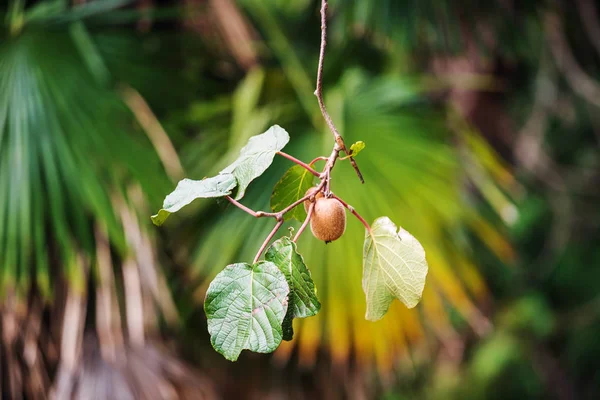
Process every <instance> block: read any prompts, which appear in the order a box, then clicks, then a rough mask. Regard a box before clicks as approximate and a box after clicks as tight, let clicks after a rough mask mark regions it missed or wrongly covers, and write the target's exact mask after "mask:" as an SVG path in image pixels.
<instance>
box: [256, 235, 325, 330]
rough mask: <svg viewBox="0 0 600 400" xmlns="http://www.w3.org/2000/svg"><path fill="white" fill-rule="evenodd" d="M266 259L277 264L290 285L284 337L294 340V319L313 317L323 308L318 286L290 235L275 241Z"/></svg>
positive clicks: (284, 322)
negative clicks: (318, 294)
mask: <svg viewBox="0 0 600 400" xmlns="http://www.w3.org/2000/svg"><path fill="white" fill-rule="evenodd" d="M265 259H266V260H267V261H271V262H273V263H274V264H275V265H277V267H278V268H279V269H280V270H281V272H283V274H284V275H285V279H286V280H287V283H288V285H289V287H290V295H289V304H288V311H287V313H286V315H285V319H284V321H283V339H284V340H292V336H293V335H294V331H293V329H292V320H293V319H294V318H306V317H311V316H313V315H316V314H317V313H318V312H319V310H320V309H321V303H320V302H319V299H318V298H317V288H316V287H315V284H314V282H313V280H312V277H311V275H310V271H309V270H308V268H306V265H305V264H304V259H303V258H302V256H301V255H300V254H299V253H298V251H297V248H296V243H294V242H292V241H291V240H290V239H289V238H288V237H282V238H281V239H279V240H276V241H275V242H273V244H272V245H271V247H269V250H267V254H266V255H265Z"/></svg>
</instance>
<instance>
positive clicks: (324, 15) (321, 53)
mask: <svg viewBox="0 0 600 400" xmlns="http://www.w3.org/2000/svg"><path fill="white" fill-rule="evenodd" d="M326 47H327V0H322V2H321V49H320V51H319V66H318V67H317V88H316V89H315V96H317V101H318V102H319V108H320V109H321V114H323V118H324V119H325V122H326V123H327V126H328V127H329V130H330V131H331V133H332V134H333V137H334V138H335V142H336V143H337V145H338V147H339V148H340V150H343V151H344V152H345V153H346V154H347V155H350V153H349V152H348V150H347V149H346V144H345V143H344V139H343V138H342V135H340V133H339V132H338V130H337V128H336V127H335V125H334V123H333V120H332V119H331V116H330V115H329V113H328V112H327V108H326V107H325V102H324V101H323V64H324V62H325V48H326ZM350 163H351V164H352V167H353V168H354V170H355V171H356V175H358V179H360V181H361V183H365V180H364V178H363V176H362V174H361V172H360V170H359V169H358V165H357V164H356V161H354V158H352V157H350Z"/></svg>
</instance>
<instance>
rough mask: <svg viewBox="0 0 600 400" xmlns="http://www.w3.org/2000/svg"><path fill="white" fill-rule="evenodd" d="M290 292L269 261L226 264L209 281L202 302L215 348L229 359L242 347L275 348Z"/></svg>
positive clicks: (259, 349) (232, 359) (265, 350)
mask: <svg viewBox="0 0 600 400" xmlns="http://www.w3.org/2000/svg"><path fill="white" fill-rule="evenodd" d="M289 291H290V289H289V287H288V284H287V282H286V279H285V275H284V274H283V273H282V272H281V271H280V270H279V268H277V266H276V265H275V264H273V263H272V262H268V261H261V262H258V263H256V264H254V265H250V264H246V263H237V264H231V265H228V266H227V267H226V268H225V269H224V270H223V271H221V272H220V273H219V274H218V275H217V276H216V277H215V279H214V280H213V281H212V282H211V283H210V286H209V287H208V291H207V292H206V300H205V302H204V311H205V312H206V317H207V319H208V332H209V333H210V341H211V343H212V345H213V347H214V348H215V350H217V351H218V352H219V353H221V354H222V355H223V356H224V357H225V358H226V359H228V360H230V361H235V360H237V358H238V357H239V355H240V353H241V352H242V350H244V349H248V350H251V351H254V352H257V353H270V352H272V351H274V350H275V349H276V348H277V347H278V346H279V343H281V338H282V330H281V324H282V322H283V318H284V317H285V314H286V312H287V309H288V294H289Z"/></svg>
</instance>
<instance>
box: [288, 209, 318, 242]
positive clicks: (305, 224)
mask: <svg viewBox="0 0 600 400" xmlns="http://www.w3.org/2000/svg"><path fill="white" fill-rule="evenodd" d="M314 210H315V203H310V206H309V207H308V213H307V215H306V219H305V220H304V222H303V223H302V226H301V227H300V229H298V233H296V236H294V239H292V242H294V243H296V241H297V240H298V238H299V237H300V235H302V232H304V230H305V229H306V227H307V226H308V223H309V222H310V217H312V214H313V211H314Z"/></svg>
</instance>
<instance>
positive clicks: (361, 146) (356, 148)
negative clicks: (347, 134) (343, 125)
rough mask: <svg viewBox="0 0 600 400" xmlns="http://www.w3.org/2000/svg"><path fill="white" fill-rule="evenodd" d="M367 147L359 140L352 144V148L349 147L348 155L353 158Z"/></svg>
mask: <svg viewBox="0 0 600 400" xmlns="http://www.w3.org/2000/svg"><path fill="white" fill-rule="evenodd" d="M366 146H367V145H366V144H365V142H363V141H361V140H359V141H358V142H356V143H353V144H352V146H350V155H351V156H352V157H355V156H356V155H357V154H358V153H360V152H361V151H362V150H363V149H364V148H365V147H366Z"/></svg>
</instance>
